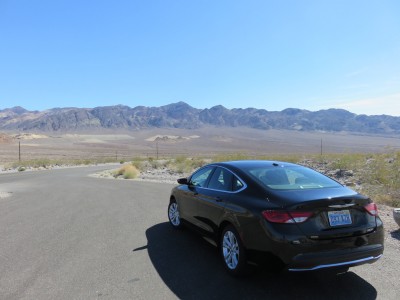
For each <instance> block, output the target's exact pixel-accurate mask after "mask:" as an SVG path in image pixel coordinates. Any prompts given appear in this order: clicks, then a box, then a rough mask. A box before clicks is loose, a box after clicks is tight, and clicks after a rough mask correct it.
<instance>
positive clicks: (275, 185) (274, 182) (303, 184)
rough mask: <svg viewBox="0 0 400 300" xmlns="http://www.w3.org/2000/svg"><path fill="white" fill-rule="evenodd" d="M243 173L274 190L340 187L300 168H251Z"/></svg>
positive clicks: (327, 178) (314, 172)
mask: <svg viewBox="0 0 400 300" xmlns="http://www.w3.org/2000/svg"><path fill="white" fill-rule="evenodd" d="M245 171H246V173H248V174H249V175H250V176H251V177H253V178H255V179H256V180H257V181H258V182H261V183H262V184H263V185H265V186H266V187H268V188H270V189H276V190H305V189H322V188H331V187H339V186H341V185H340V184H339V183H338V182H336V181H334V180H333V179H331V178H329V177H327V176H325V175H322V174H321V173H318V172H316V171H314V170H311V169H309V168H305V167H301V166H288V167H281V166H277V167H269V166H267V167H252V168H249V169H247V170H245Z"/></svg>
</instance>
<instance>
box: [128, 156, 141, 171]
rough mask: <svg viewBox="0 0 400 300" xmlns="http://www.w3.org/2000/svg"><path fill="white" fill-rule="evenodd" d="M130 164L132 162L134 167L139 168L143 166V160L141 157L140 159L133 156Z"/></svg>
mask: <svg viewBox="0 0 400 300" xmlns="http://www.w3.org/2000/svg"><path fill="white" fill-rule="evenodd" d="M131 164H132V165H133V166H135V167H136V169H138V170H141V169H142V168H143V164H144V162H143V159H141V158H134V159H133V160H132V162H131Z"/></svg>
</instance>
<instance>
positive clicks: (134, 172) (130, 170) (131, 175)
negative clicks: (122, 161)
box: [114, 164, 140, 179]
mask: <svg viewBox="0 0 400 300" xmlns="http://www.w3.org/2000/svg"><path fill="white" fill-rule="evenodd" d="M139 174H140V172H139V170H138V169H137V168H136V167H135V166H134V165H132V164H128V165H124V166H122V167H121V168H120V169H118V170H117V171H116V172H115V173H114V177H119V176H122V178H124V179H135V178H137V177H138V176H139Z"/></svg>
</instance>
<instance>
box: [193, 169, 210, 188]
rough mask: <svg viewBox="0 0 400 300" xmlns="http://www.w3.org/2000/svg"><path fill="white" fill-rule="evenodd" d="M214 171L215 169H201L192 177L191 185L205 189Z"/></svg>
mask: <svg viewBox="0 0 400 300" xmlns="http://www.w3.org/2000/svg"><path fill="white" fill-rule="evenodd" d="M213 169H214V167H205V168H203V169H200V170H199V171H197V172H196V173H194V174H193V175H192V177H191V178H190V182H189V184H190V185H193V186H198V187H205V186H206V183H207V179H208V177H209V176H210V174H211V171H212V170H213Z"/></svg>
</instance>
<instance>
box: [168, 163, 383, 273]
mask: <svg viewBox="0 0 400 300" xmlns="http://www.w3.org/2000/svg"><path fill="white" fill-rule="evenodd" d="M178 183H179V184H180V185H179V186H177V187H175V188H173V189H172V192H171V196H170V203H169V206H168V217H169V221H170V224H171V225H172V226H173V227H174V228H180V227H182V226H183V225H189V226H190V227H192V228H194V229H196V230H197V231H198V232H200V233H201V234H202V235H203V236H204V237H205V238H206V239H207V240H209V241H211V242H213V243H215V244H216V245H217V246H218V248H219V250H220V253H221V256H222V259H223V262H224V266H225V268H226V269H227V270H228V272H230V273H231V274H233V275H239V274H242V273H243V271H244V270H245V268H246V266H247V263H248V262H255V263H258V264H261V265H263V266H267V267H268V266H270V267H272V266H273V267H274V268H277V266H278V267H279V269H286V270H289V271H313V270H319V269H328V270H332V271H335V272H337V273H339V272H345V271H347V270H348V268H349V267H353V266H357V265H361V264H365V263H372V262H375V261H376V260H378V259H379V258H380V257H381V256H382V253H383V248H384V246H383V240H384V232H383V224H382V221H381V219H380V218H379V217H378V211H377V206H376V205H375V204H374V203H373V202H372V201H371V200H370V199H369V198H368V197H365V196H363V195H360V194H358V193H356V192H354V191H353V190H351V189H349V188H347V187H345V186H343V185H341V184H340V183H338V182H337V181H335V180H333V179H331V178H329V177H326V176H325V175H322V174H320V173H318V172H316V171H314V170H312V169H309V168H306V167H303V166H300V165H296V164H291V163H286V162H275V161H250V160H248V161H230V162H221V163H213V164H210V165H206V166H204V167H202V168H200V169H199V170H197V171H196V172H194V173H193V174H192V175H191V176H190V177H188V178H181V179H178Z"/></svg>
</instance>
